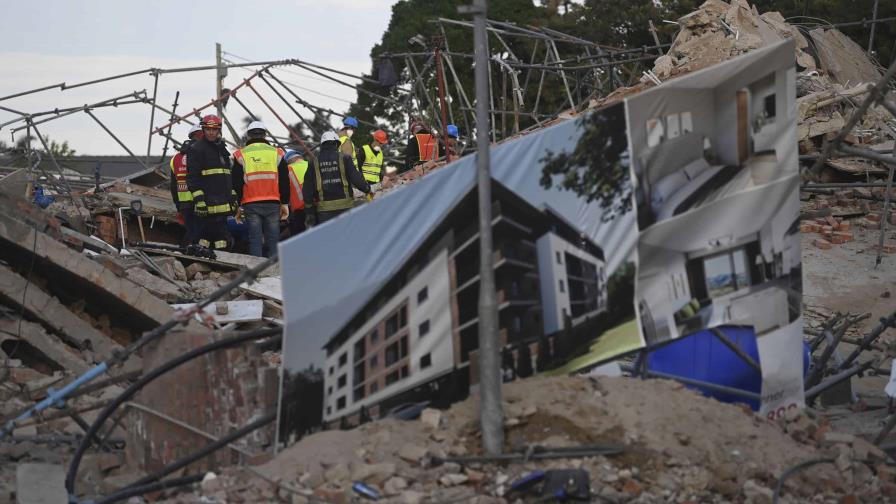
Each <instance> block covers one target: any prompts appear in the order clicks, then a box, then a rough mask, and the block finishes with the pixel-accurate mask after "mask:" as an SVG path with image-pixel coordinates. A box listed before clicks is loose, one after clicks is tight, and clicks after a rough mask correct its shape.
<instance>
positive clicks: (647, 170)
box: [626, 41, 802, 410]
mask: <svg viewBox="0 0 896 504" xmlns="http://www.w3.org/2000/svg"><path fill="white" fill-rule="evenodd" d="M794 78H795V68H794V46H793V43H792V42H790V41H788V42H783V43H780V44H778V45H776V46H773V47H771V48H768V49H764V50H760V51H755V52H752V53H749V54H747V55H743V56H739V57H738V58H735V59H733V60H730V61H727V62H724V63H722V64H719V65H716V66H713V67H712V68H709V69H706V70H703V71H700V72H696V73H693V74H691V75H688V76H685V77H682V78H681V79H676V80H673V81H671V82H668V83H666V84H664V85H662V86H658V87H655V88H653V89H650V90H648V91H645V92H643V93H640V94H638V95H635V96H632V97H631V98H628V99H627V100H626V107H627V111H628V118H629V133H630V138H631V152H632V169H633V172H634V176H635V178H636V183H635V186H636V190H635V200H636V205H637V210H638V228H639V236H638V275H637V282H636V285H637V288H636V292H637V295H636V297H637V310H638V315H639V321H640V328H641V333H642V335H643V337H644V340H645V343H646V344H647V345H648V346H650V347H654V346H656V345H658V344H661V343H663V342H667V341H669V340H673V339H675V338H680V337H682V336H685V335H688V334H694V333H698V332H700V331H704V332H705V329H706V328H711V327H715V328H717V329H718V330H719V331H721V332H722V333H723V334H726V335H727V336H728V337H729V339H732V340H738V339H739V338H746V339H749V340H752V339H756V340H757V342H758V353H759V357H761V358H760V359H759V360H760V363H761V365H762V368H763V379H764V381H763V386H762V392H763V401H762V403H763V405H762V409H763V410H766V409H767V408H777V407H779V406H780V404H778V403H779V402H780V400H785V401H789V402H788V403H787V404H786V405H785V406H792V405H796V406H800V405H801V404H802V392H801V391H802V375H801V373H800V371H801V370H802V366H801V365H799V361H797V364H796V365H794V364H793V362H794V360H793V359H795V358H799V356H800V355H801V351H802V349H801V347H800V342H801V341H802V323H801V319H800V315H801V313H800V312H801V298H802V287H801V284H802V272H801V265H800V262H801V259H800V235H799V229H798V228H799V199H798V193H797V191H798V187H799V175H798V164H797V149H796V147H797V142H796V119H795V91H794V90H795V83H794ZM710 339H711V336H710ZM750 345H751V346H752V347H753V348H755V347H756V345H757V344H755V343H752V342H751V343H750ZM769 349H771V351H769ZM652 357H654V356H652ZM782 359H785V361H782ZM782 374H783V376H782ZM756 379H758V376H757V377H756ZM782 387H783V388H785V389H787V390H788V391H789V392H788V393H787V394H781V389H782ZM785 395H786V397H784V396H785ZM772 403H774V404H772Z"/></svg>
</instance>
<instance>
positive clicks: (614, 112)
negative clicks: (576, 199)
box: [540, 103, 632, 221]
mask: <svg viewBox="0 0 896 504" xmlns="http://www.w3.org/2000/svg"><path fill="white" fill-rule="evenodd" d="M576 129H577V130H578V131H579V132H580V133H581V134H580V136H579V140H578V142H577V143H576V146H575V147H574V148H573V150H572V152H566V151H563V152H557V153H555V152H553V151H550V150H549V151H548V152H547V154H545V156H544V157H543V158H542V159H541V160H540V161H541V162H542V163H544V167H543V168H542V170H541V181H540V182H541V185H542V187H544V188H545V189H550V188H551V187H553V186H554V185H555V184H556V185H557V186H558V187H559V188H561V189H563V190H567V191H573V192H575V193H576V194H577V195H579V196H581V197H583V198H585V200H586V201H588V202H591V201H597V202H598V203H599V204H600V207H601V208H602V209H603V210H605V213H604V216H603V220H605V221H606V220H610V219H612V218H614V217H616V216H618V215H622V214H625V213H626V212H628V211H629V210H631V209H632V202H631V196H632V185H631V178H630V176H629V163H628V139H627V137H626V122H625V106H624V104H623V103H616V104H614V105H610V106H609V107H606V108H603V109H600V110H595V111H592V112H589V113H588V114H586V115H585V116H583V117H581V118H579V119H578V120H577V121H576ZM558 179H559V180H558Z"/></svg>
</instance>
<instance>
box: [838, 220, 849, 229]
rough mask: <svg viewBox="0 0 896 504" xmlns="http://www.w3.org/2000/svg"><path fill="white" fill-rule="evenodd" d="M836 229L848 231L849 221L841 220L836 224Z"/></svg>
mask: <svg viewBox="0 0 896 504" xmlns="http://www.w3.org/2000/svg"><path fill="white" fill-rule="evenodd" d="M837 231H849V222H846V221H843V222H841V223H840V224H837Z"/></svg>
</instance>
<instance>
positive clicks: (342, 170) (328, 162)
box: [302, 131, 373, 227]
mask: <svg viewBox="0 0 896 504" xmlns="http://www.w3.org/2000/svg"><path fill="white" fill-rule="evenodd" d="M312 164H313V167H312V166H309V167H308V171H306V172H305V180H304V182H303V183H302V193H303V196H304V199H305V213H306V222H307V225H308V227H311V226H313V225H315V224H322V223H324V222H326V221H328V220H330V219H332V218H334V217H336V216H338V215H339V214H342V213H344V212H347V211H348V210H350V209H351V208H352V207H353V206H354V198H353V195H352V188H351V186H354V187H355V188H357V189H358V190H359V191H361V192H363V193H365V194H368V195H372V194H373V193H372V192H371V191H370V185H369V184H368V183H367V181H366V180H364V176H363V175H361V172H360V171H358V168H357V167H356V166H355V163H354V161H352V156H351V155H348V154H344V153H342V152H340V150H339V135H337V134H336V132H335V131H327V132H325V133H324V134H323V135H321V137H320V153H319V154H318V156H317V158H314V159H312ZM312 204H313V205H314V208H313V210H312V209H311V208H309V207H310V206H311V205H312Z"/></svg>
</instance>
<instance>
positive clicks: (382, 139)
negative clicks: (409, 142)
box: [373, 130, 389, 144]
mask: <svg viewBox="0 0 896 504" xmlns="http://www.w3.org/2000/svg"><path fill="white" fill-rule="evenodd" d="M373 139H374V140H376V141H377V142H379V143H381V144H385V143H389V136H388V135H386V132H385V131H383V130H376V131H374V132H373Z"/></svg>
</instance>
